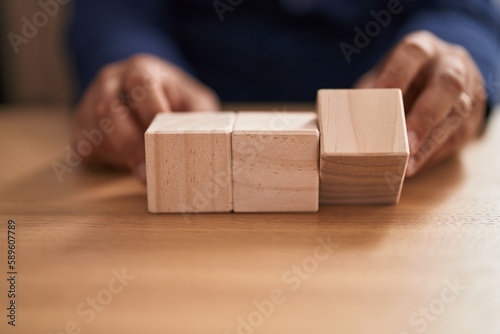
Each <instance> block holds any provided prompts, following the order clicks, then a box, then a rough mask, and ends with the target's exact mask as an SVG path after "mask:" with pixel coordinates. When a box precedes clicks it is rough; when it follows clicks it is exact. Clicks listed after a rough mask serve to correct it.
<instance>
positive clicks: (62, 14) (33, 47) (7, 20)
mask: <svg viewBox="0 0 500 334" xmlns="http://www.w3.org/2000/svg"><path fill="white" fill-rule="evenodd" d="M47 1H48V0H44V2H47ZM83 1H85V0H83ZM492 1H493V2H495V3H496V4H498V6H499V8H500V0H492ZM54 2H56V1H54ZM71 2H72V1H70V2H69V3H68V4H64V5H60V6H59V8H58V13H57V14H55V15H53V17H48V20H47V24H46V25H44V26H43V27H40V28H39V29H38V33H37V34H36V35H35V36H34V37H33V38H30V39H28V42H27V43H26V44H21V45H19V52H18V53H16V52H15V51H14V48H13V46H12V43H11V41H10V40H9V33H15V34H18V35H20V36H22V28H23V25H25V23H24V21H23V18H26V19H27V20H28V21H30V22H33V16H34V15H37V13H38V12H40V11H41V10H42V8H41V6H40V4H39V0H21V1H19V0H2V1H1V2H0V34H1V36H2V43H1V50H0V103H21V104H44V105H51V104H57V105H61V104H63V105H64V104H65V105H68V104H70V103H71V102H72V100H73V91H74V80H73V77H74V76H73V75H72V68H71V66H70V64H69V63H68V57H67V54H66V50H65V47H64V28H65V25H66V23H67V20H68V17H69V14H70V12H71ZM499 61H500V59H499ZM496 94H498V95H499V96H500V83H498V84H497V87H496Z"/></svg>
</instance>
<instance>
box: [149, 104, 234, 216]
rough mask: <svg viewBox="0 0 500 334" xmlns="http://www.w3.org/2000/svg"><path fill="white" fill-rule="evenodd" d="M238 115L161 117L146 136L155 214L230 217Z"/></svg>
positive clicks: (150, 201)
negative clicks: (219, 214)
mask: <svg viewBox="0 0 500 334" xmlns="http://www.w3.org/2000/svg"><path fill="white" fill-rule="evenodd" d="M234 120H235V114H234V113H232V112H225V113H208V112H195V113H162V114H158V115H157V116H156V118H155V119H154V121H153V123H152V124H151V126H150V127H149V128H148V130H147V131H146V134H145V142H146V173H147V187H148V208H149V211H150V212H230V211H231V210H232V196H233V195H232V176H231V171H232V169H231V132H232V129H233V125H234Z"/></svg>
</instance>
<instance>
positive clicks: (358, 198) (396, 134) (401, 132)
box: [317, 89, 410, 204]
mask: <svg viewBox="0 0 500 334" xmlns="http://www.w3.org/2000/svg"><path fill="white" fill-rule="evenodd" d="M317 112H318V118H319V128H320V131H321V140H320V142H321V144H320V154H321V156H320V203H321V204H391V203H397V202H398V201H399V197H400V194H401V189H402V186H403V179H404V175H405V171H406V166H407V163H408V157H409V153H410V150H409V148H408V139H407V134H406V124H405V114H404V107H403V99H402V96H401V91H400V90H399V89H352V90H345V89H339V90H335V89H324V90H319V91H318V100H317Z"/></svg>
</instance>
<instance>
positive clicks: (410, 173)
mask: <svg viewBox="0 0 500 334" xmlns="http://www.w3.org/2000/svg"><path fill="white" fill-rule="evenodd" d="M416 163H417V161H416V160H415V158H414V157H411V158H410V160H409V161H408V166H407V167H406V176H413V175H414V174H415V168H416Z"/></svg>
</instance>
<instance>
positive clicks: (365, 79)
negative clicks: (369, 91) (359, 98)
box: [353, 70, 377, 89]
mask: <svg viewBox="0 0 500 334" xmlns="http://www.w3.org/2000/svg"><path fill="white" fill-rule="evenodd" d="M376 79H377V72H376V71H375V70H371V71H368V72H366V73H365V74H363V75H362V76H361V77H360V78H359V79H358V80H357V81H356V83H355V84H354V85H353V87H354V88H356V89H363V88H373V86H374V85H375V82H376Z"/></svg>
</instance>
